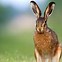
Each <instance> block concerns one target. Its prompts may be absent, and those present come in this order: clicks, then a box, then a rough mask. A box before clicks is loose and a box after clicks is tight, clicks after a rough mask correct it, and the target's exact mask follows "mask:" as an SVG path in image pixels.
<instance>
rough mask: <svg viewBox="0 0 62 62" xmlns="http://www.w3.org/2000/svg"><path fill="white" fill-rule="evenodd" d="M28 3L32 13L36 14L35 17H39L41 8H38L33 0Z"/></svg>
mask: <svg viewBox="0 0 62 62" xmlns="http://www.w3.org/2000/svg"><path fill="white" fill-rule="evenodd" d="M30 3H31V6H32V10H33V12H34V14H35V15H36V17H37V18H39V17H40V16H41V10H40V8H39V6H38V5H37V3H36V2H34V1H31V2H30Z"/></svg>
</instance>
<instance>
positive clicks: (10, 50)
mask: <svg viewBox="0 0 62 62" xmlns="http://www.w3.org/2000/svg"><path fill="white" fill-rule="evenodd" d="M32 37H33V33H32V32H23V33H19V34H16V35H8V34H6V35H0V62H25V61H26V62H29V61H30V62H33V60H34V58H33V55H34V54H33V52H34V46H33V38H32Z"/></svg>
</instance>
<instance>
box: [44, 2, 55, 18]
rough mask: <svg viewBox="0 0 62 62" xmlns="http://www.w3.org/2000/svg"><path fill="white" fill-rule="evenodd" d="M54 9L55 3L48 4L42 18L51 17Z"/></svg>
mask: <svg viewBox="0 0 62 62" xmlns="http://www.w3.org/2000/svg"><path fill="white" fill-rule="evenodd" d="M54 7H55V2H50V3H49V5H48V6H47V8H46V10H45V12H44V17H45V18H48V16H50V15H51V13H52V11H53V10H54Z"/></svg>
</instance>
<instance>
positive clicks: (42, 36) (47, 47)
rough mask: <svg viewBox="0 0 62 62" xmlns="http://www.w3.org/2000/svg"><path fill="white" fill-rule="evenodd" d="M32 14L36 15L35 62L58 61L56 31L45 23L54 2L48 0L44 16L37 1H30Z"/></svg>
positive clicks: (58, 52)
mask: <svg viewBox="0 0 62 62" xmlns="http://www.w3.org/2000/svg"><path fill="white" fill-rule="evenodd" d="M30 3H31V6H32V10H33V12H34V14H35V15H36V17H37V20H36V31H35V33H34V45H35V58H36V62H59V61H60V57H61V45H60V44H59V41H58V38H57V35H56V33H55V32H54V31H53V30H51V29H50V28H49V27H48V25H47V19H48V17H49V16H50V15H51V13H52V11H53V10H54V7H55V2H50V3H49V5H48V6H47V8H46V10H45V12H44V17H41V15H42V13H41V10H40V8H39V7H38V5H37V3H36V2H34V1H31V2H30Z"/></svg>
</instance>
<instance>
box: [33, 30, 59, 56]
mask: <svg viewBox="0 0 62 62" xmlns="http://www.w3.org/2000/svg"><path fill="white" fill-rule="evenodd" d="M34 44H35V47H36V48H37V50H38V52H39V54H40V55H41V56H45V55H49V56H54V55H55V53H56V49H57V47H58V44H59V43H58V39H57V36H56V34H55V32H53V31H52V30H51V31H49V32H44V33H43V34H39V33H38V32H37V31H36V32H35V34H34Z"/></svg>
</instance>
